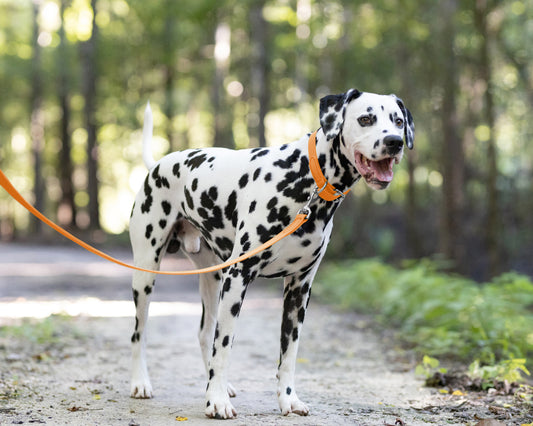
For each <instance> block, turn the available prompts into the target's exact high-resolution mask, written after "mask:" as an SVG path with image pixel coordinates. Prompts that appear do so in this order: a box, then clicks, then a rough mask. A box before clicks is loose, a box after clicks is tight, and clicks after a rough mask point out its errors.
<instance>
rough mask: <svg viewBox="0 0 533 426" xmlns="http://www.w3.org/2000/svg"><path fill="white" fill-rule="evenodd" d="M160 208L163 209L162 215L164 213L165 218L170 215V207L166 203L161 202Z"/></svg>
mask: <svg viewBox="0 0 533 426" xmlns="http://www.w3.org/2000/svg"><path fill="white" fill-rule="evenodd" d="M161 207H162V208H163V213H165V214H166V215H167V216H168V215H169V214H170V210H171V205H170V203H169V202H168V201H162V202H161Z"/></svg>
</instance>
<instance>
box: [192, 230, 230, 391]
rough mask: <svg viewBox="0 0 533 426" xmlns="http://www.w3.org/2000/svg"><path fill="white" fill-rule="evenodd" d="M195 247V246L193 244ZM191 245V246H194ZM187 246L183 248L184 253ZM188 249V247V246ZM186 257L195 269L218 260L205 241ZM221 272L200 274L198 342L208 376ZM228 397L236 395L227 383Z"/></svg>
mask: <svg viewBox="0 0 533 426" xmlns="http://www.w3.org/2000/svg"><path fill="white" fill-rule="evenodd" d="M194 245H195V244H194ZM194 245H193V246H194ZM186 247H187V245H186V246H185V247H184V248H185V251H187V249H186ZM189 247H190V245H189ZM187 257H188V258H189V259H190V260H191V261H192V262H193V264H194V265H195V267H196V268H205V267H208V266H212V265H216V264H217V263H219V262H220V259H219V258H218V257H216V256H215V254H214V253H213V252H212V251H211V250H210V249H209V247H208V246H207V245H206V243H205V241H203V240H201V242H200V243H199V250H198V251H197V252H196V253H190V252H187ZM221 275H222V272H214V273H209V274H200V296H201V298H202V318H201V320H200V329H199V330H198V340H199V342H200V348H201V350H202V358H203V360H204V365H205V369H206V373H207V374H209V372H208V371H209V370H208V365H209V359H210V358H211V356H212V350H213V338H214V335H215V326H216V321H217V309H218V300H219V298H220V279H221ZM227 388H228V395H229V396H230V397H234V396H235V395H236V391H235V388H234V387H233V386H232V385H231V384H230V383H228V385H227Z"/></svg>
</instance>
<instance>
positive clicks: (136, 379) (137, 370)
mask: <svg viewBox="0 0 533 426" xmlns="http://www.w3.org/2000/svg"><path fill="white" fill-rule="evenodd" d="M147 266H148V267H149V269H154V265H147ZM153 286H154V274H149V273H146V272H140V271H135V272H134V273H133V282H132V287H133V301H134V303H135V310H136V314H135V331H134V332H133V335H132V336H131V345H132V346H131V348H132V372H131V397H132V398H151V397H152V385H151V383H150V377H149V375H148V368H147V365H146V333H145V326H146V321H147V319H148V307H149V304H150V293H151V292H152V289H153Z"/></svg>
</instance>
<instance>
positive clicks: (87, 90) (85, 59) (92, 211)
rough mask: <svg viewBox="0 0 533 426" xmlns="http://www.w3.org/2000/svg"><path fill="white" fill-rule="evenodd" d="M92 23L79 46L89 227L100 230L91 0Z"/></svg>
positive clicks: (94, 33) (95, 33) (94, 35)
mask: <svg viewBox="0 0 533 426" xmlns="http://www.w3.org/2000/svg"><path fill="white" fill-rule="evenodd" d="M91 7H92V10H93V23H92V34H91V38H90V39H89V40H87V41H86V42H85V43H83V44H82V45H81V59H82V68H83V94H84V97H85V109H84V115H85V127H86V129H87V174H88V179H87V182H88V188H87V190H88V194H89V212H88V213H89V227H90V229H100V216H99V210H100V207H99V202H98V145H97V141H96V117H95V112H96V79H97V70H96V65H97V64H96V43H97V38H98V27H97V25H96V20H95V19H94V16H96V0H91Z"/></svg>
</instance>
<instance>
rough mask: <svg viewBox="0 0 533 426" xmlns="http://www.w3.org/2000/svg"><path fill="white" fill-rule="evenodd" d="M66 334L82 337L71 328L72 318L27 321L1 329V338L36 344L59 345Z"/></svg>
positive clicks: (60, 317) (56, 316)
mask: <svg viewBox="0 0 533 426" xmlns="http://www.w3.org/2000/svg"><path fill="white" fill-rule="evenodd" d="M65 332H68V334H69V335H72V334H74V336H75V337H78V338H79V337H81V335H80V334H79V332H77V331H76V330H75V329H73V328H72V326H71V319H70V317H67V316H63V315H52V316H49V317H48V318H45V319H44V320H42V321H32V320H25V321H24V322H23V323H22V324H20V325H13V326H3V327H0V338H14V339H19V340H25V341H28V342H31V343H36V344H40V345H41V344H46V345H50V344H57V343H59V342H60V341H61V339H64V337H65V336H64V334H66V333H65Z"/></svg>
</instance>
